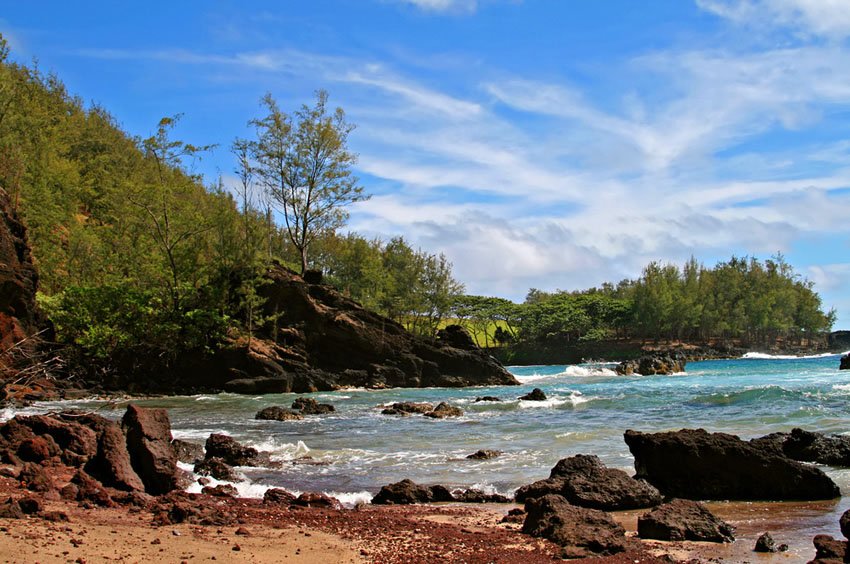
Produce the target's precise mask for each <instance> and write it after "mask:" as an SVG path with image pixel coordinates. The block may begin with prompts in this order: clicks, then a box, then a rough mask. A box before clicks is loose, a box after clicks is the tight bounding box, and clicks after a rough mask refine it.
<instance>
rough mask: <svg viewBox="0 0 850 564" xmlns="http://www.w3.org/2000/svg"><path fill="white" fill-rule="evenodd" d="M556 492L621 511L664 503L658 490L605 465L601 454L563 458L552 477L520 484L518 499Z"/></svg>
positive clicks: (578, 501)
mask: <svg viewBox="0 0 850 564" xmlns="http://www.w3.org/2000/svg"><path fill="white" fill-rule="evenodd" d="M549 494H557V495H560V496H562V497H564V498H565V499H566V500H567V501H568V502H570V503H571V504H573V505H577V506H579V507H587V508H590V509H601V510H604V511H619V510H625V509H643V508H645V507H652V506H654V505H658V504H659V503H661V501H662V498H661V494H660V493H659V491H658V490H657V489H656V488H655V487H653V486H652V485H650V484H648V483H647V482H645V481H643V480H636V479H634V478H632V477H631V476H629V475H628V474H626V473H625V472H623V471H622V470H617V469H615V468H606V467H605V465H604V464H602V462H600V460H599V458H598V457H596V456H592V455H584V454H579V455H577V456H573V457H570V458H564V459H562V460H560V461H559V462H558V464H556V465H555V467H554V468H552V471H551V473H550V474H549V478H548V479H546V480H540V481H538V482H534V483H533V484H529V485H527V486H523V487H521V488H520V489H519V490H517V492H516V496H515V497H516V500H517V502H520V503H521V502H524V501H526V500H528V499H532V498H535V497H542V496H545V495H549Z"/></svg>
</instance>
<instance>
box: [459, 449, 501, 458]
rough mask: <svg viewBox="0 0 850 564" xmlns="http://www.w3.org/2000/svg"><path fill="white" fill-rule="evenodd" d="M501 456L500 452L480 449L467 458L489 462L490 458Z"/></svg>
mask: <svg viewBox="0 0 850 564" xmlns="http://www.w3.org/2000/svg"><path fill="white" fill-rule="evenodd" d="M501 455H502V451H500V450H491V449H482V450H477V451H475V452H473V453H472V454H469V455H467V458H469V459H471V460H490V459H491V458H496V457H498V456H501Z"/></svg>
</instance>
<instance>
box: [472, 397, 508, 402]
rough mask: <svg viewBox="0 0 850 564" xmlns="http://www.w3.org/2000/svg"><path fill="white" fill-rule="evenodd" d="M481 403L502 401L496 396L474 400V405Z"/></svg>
mask: <svg viewBox="0 0 850 564" xmlns="http://www.w3.org/2000/svg"><path fill="white" fill-rule="evenodd" d="M482 401H488V402H497V401H502V400H500V399H499V398H497V397H496V396H480V397H477V398H475V403H479V402H482Z"/></svg>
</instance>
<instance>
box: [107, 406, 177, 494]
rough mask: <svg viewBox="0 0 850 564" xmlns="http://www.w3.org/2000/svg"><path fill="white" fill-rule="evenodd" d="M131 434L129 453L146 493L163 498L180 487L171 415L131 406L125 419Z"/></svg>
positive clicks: (125, 426) (128, 438)
mask: <svg viewBox="0 0 850 564" xmlns="http://www.w3.org/2000/svg"><path fill="white" fill-rule="evenodd" d="M121 423H122V426H123V427H124V429H125V431H126V433H127V450H128V451H129V452H130V460H132V461H133V468H135V469H136V473H137V474H138V475H139V477H140V478H141V479H142V482H144V485H145V491H147V492H148V493H149V494H153V495H160V494H164V493H168V492H170V491H172V490H174V489H176V488H177V487H178V483H179V474H178V471H177V454H176V453H175V451H174V449H173V448H172V446H171V440H172V437H171V421H170V420H169V419H168V412H167V411H166V410H164V409H158V408H142V407H138V406H136V405H133V404H130V405H128V406H127V411H126V412H125V413H124V418H123V419H122V420H121Z"/></svg>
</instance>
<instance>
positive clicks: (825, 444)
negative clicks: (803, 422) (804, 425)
mask: <svg viewBox="0 0 850 564" xmlns="http://www.w3.org/2000/svg"><path fill="white" fill-rule="evenodd" d="M750 442H751V443H752V444H754V445H756V446H761V447H765V448H774V449H776V451H777V452H781V453H782V454H784V455H785V456H787V457H788V458H793V459H794V460H799V461H801V462H817V463H819V464H826V465H828V466H850V437H845V436H843V435H824V434H822V433H816V432H813V431H806V430H803V429H799V428H797V429H792V430H791V432H790V433H771V434H770V435H766V436H764V437H760V438H758V439H753V440H752V441H750Z"/></svg>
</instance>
